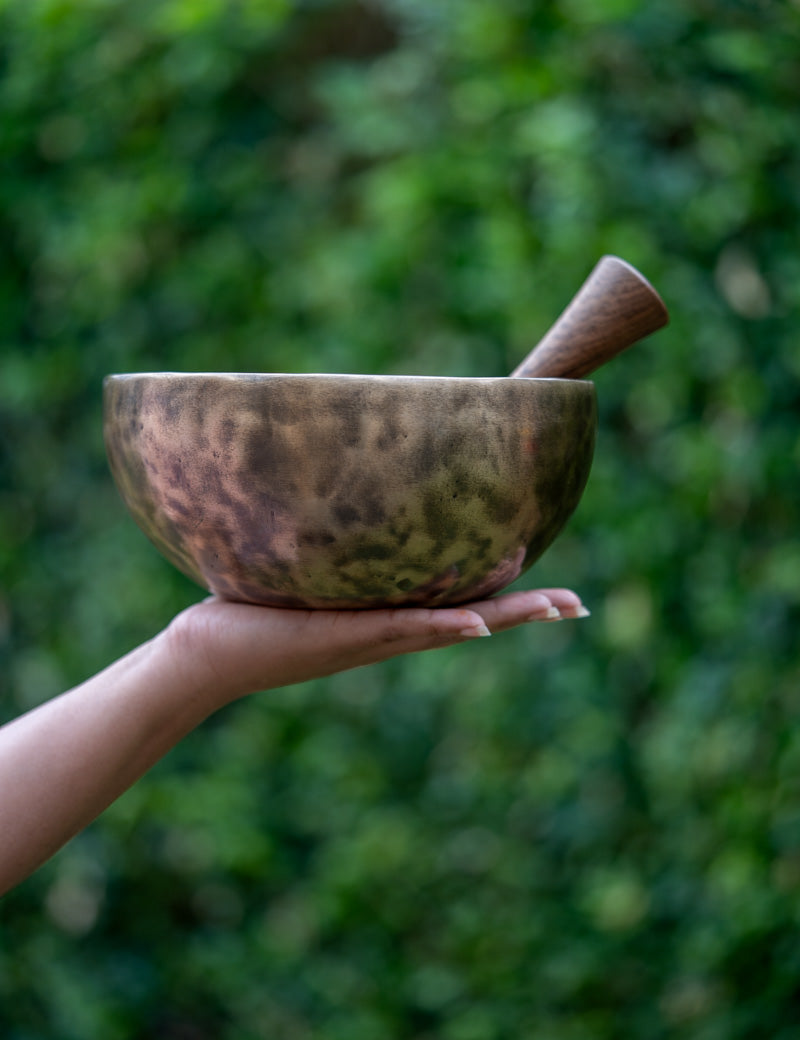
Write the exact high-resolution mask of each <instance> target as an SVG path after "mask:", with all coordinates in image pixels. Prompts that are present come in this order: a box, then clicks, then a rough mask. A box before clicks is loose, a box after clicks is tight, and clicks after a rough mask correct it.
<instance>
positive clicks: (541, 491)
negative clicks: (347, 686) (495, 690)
mask: <svg viewBox="0 0 800 1040" xmlns="http://www.w3.org/2000/svg"><path fill="white" fill-rule="evenodd" d="M104 413H105V417H104V432H105V440H106V448H107V453H108V458H109V463H110V466H111V470H112V473H113V476H114V478H115V481H116V484H117V486H118V488H119V491H120V493H121V495H122V498H123V500H124V501H125V503H126V505H127V507H128V509H129V510H130V512H131V514H132V515H133V518H134V519H135V520H136V522H137V523H138V524H139V526H140V527H141V528H142V530H143V531H144V532H145V534H146V535H147V536H148V537H149V538H150V539H151V541H152V542H153V543H154V544H155V545H156V546H157V547H158V549H159V550H160V551H161V552H162V553H163V555H164V556H165V557H166V558H167V559H168V560H170V561H171V562H172V563H173V564H174V565H175V566H176V567H178V568H179V569H180V570H181V571H183V572H184V573H185V574H186V575H188V576H189V577H190V578H192V579H193V580H194V581H196V582H197V583H198V584H199V585H201V586H203V587H204V588H206V589H208V590H209V591H211V592H213V593H216V594H218V595H219V596H222V597H224V598H227V599H232V600H239V601H244V602H249V603H259V604H268V605H274V606H285V607H310V608H325V607H331V608H342V607H344V608H365V607H376V606H386V605H406V604H426V605H443V604H456V603H462V602H466V601H469V600H474V599H477V598H482V597H484V596H489V595H491V594H492V593H494V592H497V591H498V590H499V589H501V588H503V587H505V586H506V585H508V584H509V583H510V582H512V581H513V580H514V579H515V578H517V577H518V575H520V574H521V573H522V572H523V571H524V570H525V569H526V568H528V567H529V566H530V565H531V564H532V563H533V562H534V561H535V560H536V559H537V558H538V557H539V556H540V555H541V554H542V553H543V552H544V550H545V549H546V548H547V547H548V546H549V545H550V544H551V543H552V542H553V540H554V539H555V537H556V536H557V535H558V533H559V532H560V531H561V529H562V528H563V526H564V524H565V523H566V521H567V520H568V518H569V517H570V515H571V514H572V512H573V511H574V509H575V507H576V506H577V504H578V501H579V499H580V497H581V494H582V492H583V490H584V487H585V485H586V481H587V478H588V475H589V470H590V467H591V464H592V457H593V452H594V443H595V430H596V426H597V412H596V398H595V389H594V384H593V383H591V382H587V381H585V380H576V379H550V378H546V379H539V378H533V379H522V378H511V377H502V378H495V379H491V378H489V379H479V378H457V377H453V378H447V377H443V378H437V377H414V376H344V375H341V376H339V375H269V374H253V375H248V374H200V373H196V374H179V373H155V374H136V375H115V376H109V377H107V378H106V380H105V386H104Z"/></svg>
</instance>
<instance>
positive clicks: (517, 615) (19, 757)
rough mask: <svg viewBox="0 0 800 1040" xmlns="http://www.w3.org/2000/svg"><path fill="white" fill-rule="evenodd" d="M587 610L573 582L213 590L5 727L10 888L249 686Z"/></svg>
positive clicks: (0, 888)
mask: <svg viewBox="0 0 800 1040" xmlns="http://www.w3.org/2000/svg"><path fill="white" fill-rule="evenodd" d="M586 613H587V612H586V611H585V609H584V608H583V607H582V606H581V603H580V600H579V599H578V597H577V596H576V595H575V594H574V593H572V592H569V591H568V590H566V589H550V590H541V591H538V592H521V593H512V594H509V595H506V596H500V597H498V598H496V599H493V600H487V601H485V602H482V603H476V604H471V605H470V606H469V607H465V608H449V609H439V610H424V609H413V608H412V609H403V610H375V611H361V612H339V611H313V612H311V611H309V612H306V611H289V610H274V609H272V608H269V607H251V606H245V605H243V604H234V603H224V602H222V601H219V600H214V599H212V600H207V601H205V602H203V603H199V604H197V605H196V606H194V607H190V608H189V609H188V610H186V611H184V612H183V613H182V614H180V615H178V617H177V618H176V619H175V620H174V621H173V622H172V623H171V624H170V625H169V626H168V627H167V628H166V629H165V630H164V631H163V632H161V633H160V634H159V635H157V636H156V637H155V638H154V639H152V640H150V641H149V642H147V643H144V644H143V645H142V646H140V647H138V648H137V649H136V650H133V651H132V652H131V653H130V654H128V655H127V656H125V657H123V658H121V659H120V660H119V661H116V662H115V663H114V664H112V665H110V666H109V667H108V668H106V669H105V670H104V671H102V672H100V673H99V674H98V675H95V676H93V677H92V678H91V679H88V680H87V681H86V682H85V683H83V684H81V685H80V686H77V687H75V688H74V689H72V690H70V691H68V692H67V693H64V694H61V695H60V696H59V697H56V698H54V699H53V700H51V701H48V702H47V703H45V704H43V705H41V706H40V707H38V708H36V709H34V710H33V711H31V712H28V713H27V714H25V715H22V716H21V717H20V718H18V719H15V720H14V721H13V722H10V723H8V724H7V725H6V726H3V727H2V728H0V894H1V893H3V892H5V891H7V890H8V889H9V888H11V887H12V886H13V885H15V884H16V883H18V882H19V881H20V880H22V879H23V878H24V877H26V876H27V875H28V874H30V873H31V872H32V871H33V870H35V869H36V868H37V867H38V866H39V865H40V864H41V863H43V862H44V861H45V860H46V859H47V858H49V857H50V856H51V855H52V854H53V853H54V852H55V851H56V850H57V849H59V848H60V847H61V846H62V845H63V844H65V843H66V842H67V841H68V840H69V839H70V838H71V837H73V836H74V835H75V834H77V833H78V831H80V830H81V829H82V828H83V827H85V826H86V825H87V824H89V823H90V822H91V821H92V820H93V819H95V817H96V816H98V815H99V814H100V813H101V812H102V811H103V810H104V809H105V808H106V807H107V806H108V805H110V803H111V802H113V801H114V800H115V799H116V798H118V797H119V795H121V794H122V793H123V791H125V790H127V788H128V787H130V786H131V785H132V784H133V783H134V782H135V781H136V780H137V779H138V778H139V777H140V776H142V774H143V773H145V772H146V771H147V770H148V769H149V768H150V767H151V766H152V765H154V764H155V763H156V762H157V761H158V760H159V759H160V758H161V757H162V756H163V755H165V754H166V753H167V751H169V750H170V748H172V747H173V746H174V745H175V744H177V743H178V741H180V740H181V738H182V737H184V736H186V734H187V733H189V732H190V731H191V730H193V729H194V728H195V727H196V726H198V725H199V724H200V723H201V722H202V721H203V720H204V719H206V718H207V717H208V716H209V715H211V714H213V712H215V711H216V710H218V709H219V708H221V707H223V706H224V705H225V704H227V703H229V702H231V701H233V700H236V699H237V698H239V697H241V696H244V695H245V694H247V693H251V692H254V691H256V690H266V689H275V688H277V687H279V686H288V685H290V684H292V683H297V682H303V681H305V680H307V679H313V678H319V677H321V676H324V675H332V674H333V673H335V672H340V671H344V670H346V669H349V668H356V667H359V666H361V665H366V664H373V663H375V662H378V661H382V660H386V659H388V658H390V657H394V656H397V655H398V654H406V653H413V652H417V651H420V650H428V649H433V648H435V647H442V646H448V645H451V644H454V643H458V642H463V641H465V640H468V639H471V638H473V637H475V636H481V635H488V634H489V632H488V629H491V630H492V631H501V630H503V629H506V628H512V627H514V626H515V625H519V624H521V623H523V622H525V621H536V620H553V619H554V618H555V617H557V616H561V617H582V616H585V614H586Z"/></svg>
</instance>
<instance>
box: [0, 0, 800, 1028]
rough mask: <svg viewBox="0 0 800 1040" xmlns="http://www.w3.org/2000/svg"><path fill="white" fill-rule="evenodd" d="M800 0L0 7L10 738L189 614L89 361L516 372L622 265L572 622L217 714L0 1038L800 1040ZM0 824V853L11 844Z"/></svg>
mask: <svg viewBox="0 0 800 1040" xmlns="http://www.w3.org/2000/svg"><path fill="white" fill-rule="evenodd" d="M799 109H800V6H799V5H798V3H797V0H786V2H776V0H760V2H759V0H739V2H737V0H727V2H723V0H652V2H640V0H547V2H546V0H539V2H533V0H458V2H446V0H363V2H358V0H297V2H291V0H161V2H156V0H137V2H136V3H126V2H124V0H3V2H1V3H0V315H1V316H0V453H1V454H0V655H2V661H1V662H0V684H2V687H1V688H0V712H2V717H3V718H11V717H13V716H15V715H17V714H18V713H20V712H22V711H23V710H25V709H28V708H30V707H31V706H33V705H35V704H37V703H39V702H41V701H44V700H46V699H47V698H49V697H51V696H53V695H54V694H56V693H57V692H58V691H60V690H62V689H64V688H66V687H68V686H70V685H71V684H74V683H76V682H78V681H80V680H81V679H82V678H84V677H86V676H87V675H89V674H92V673H93V672H94V671H96V670H97V669H99V668H101V667H102V666H103V665H105V664H106V663H108V662H109V661H110V660H112V659H114V658H115V657H117V656H119V655H120V654H122V653H124V652H125V651H127V650H128V649H129V648H131V647H132V646H134V645H136V644H137V643H138V642H139V641H141V640H143V639H146V638H148V637H149V636H150V635H152V634H154V633H155V632H156V631H158V630H159V629H160V628H161V627H162V626H163V625H165V624H166V623H167V622H168V621H169V619H170V618H171V617H172V616H173V615H174V613H176V612H177V611H178V610H180V609H181V608H182V607H184V606H185V605H187V604H189V603H191V602H193V601H195V600H196V599H197V598H199V596H201V595H202V592H201V591H200V590H199V589H197V588H195V587H194V586H192V585H191V584H190V583H189V582H188V581H186V580H185V579H183V578H182V577H181V576H180V575H178V574H177V573H176V572H174V571H173V570H172V569H171V568H170V567H169V566H168V565H167V564H166V563H165V562H164V561H162V559H161V558H160V556H159V555H158V554H157V553H156V551H155V550H154V549H153V548H152V547H151V546H150V544H149V543H148V542H147V541H146V539H145V538H144V536H143V535H141V534H140V533H139V531H138V529H137V528H136V527H135V526H134V524H133V522H132V521H131V520H130V519H129V518H128V517H127V515H126V514H125V513H124V510H123V507H122V505H121V503H120V501H119V499H118V497H117V494H116V491H115V489H114V487H113V486H112V483H111V479H110V476H109V473H108V471H107V467H106V462H105V457H104V450H103V444H102V437H101V383H102V379H103V376H104V375H105V374H106V373H109V372H125V371H141V370H172V369H174V370H223V371H225V370H240V371H293V372H312V371H322V372H383V373H394V372H398V373H422V374H450V375H500V374H505V373H507V372H508V371H510V369H511V368H513V367H514V365H515V364H516V363H517V362H518V361H519V360H520V359H521V357H522V356H523V355H524V354H525V353H526V352H527V350H528V349H529V348H530V347H531V345H532V344H533V343H535V342H536V340H537V339H538V338H539V337H540V336H541V335H542V334H543V332H544V331H545V330H546V329H547V327H548V326H549V325H550V323H551V322H552V321H553V320H554V318H555V317H556V315H557V314H558V313H559V312H560V310H561V309H562V308H563V306H564V305H565V304H566V302H567V301H568V300H569V298H570V297H571V296H572V294H573V292H574V291H575V290H576V289H577V287H578V285H579V284H580V282H581V281H582V280H583V278H584V277H585V276H586V274H587V273H588V271H589V269H590V268H591V267H592V266H593V264H594V262H595V261H596V260H597V259H598V257H599V256H600V255H601V254H603V253H609V252H610V253H618V254H620V255H622V256H623V257H625V258H626V259H628V260H629V261H631V262H632V263H634V264H635V265H636V266H637V267H639V268H640V269H641V270H642V271H643V272H644V273H645V274H646V275H647V276H648V277H649V278H650V279H651V281H653V283H654V284H655V285H656V286H657V287H658V289H659V290H660V291H661V293H662V295H663V296H664V298H665V300H666V301H667V303H668V305H669V307H670V310H671V312H672V323H671V325H670V326H669V328H668V329H667V330H665V331H663V332H661V333H659V334H657V335H656V336H654V337H651V338H650V339H649V340H647V341H646V342H645V343H643V344H641V345H639V346H638V347H636V348H634V349H633V350H632V351H631V352H630V353H629V354H626V355H624V356H623V357H621V358H619V359H617V360H616V361H615V362H614V363H612V364H611V365H609V366H608V367H607V368H606V369H604V370H602V371H601V372H598V373H597V375H596V384H597V388H598V394H599V400H600V437H599V443H598V448H597V456H596V462H595V466H594V469H593V472H592V476H591V478H590V483H589V486H588V489H587V492H586V495H585V497H584V499H583V501H582V503H581V505H580V507H579V510H578V512H577V513H576V515H575V516H574V518H573V519H572V521H571V522H570V524H569V527H568V529H567V531H566V532H565V533H564V535H563V536H562V537H561V538H560V539H559V541H558V542H557V543H556V544H555V545H554V546H553V547H552V548H551V549H550V550H549V552H548V554H547V555H546V556H545V558H544V559H543V560H542V561H541V562H540V563H539V564H538V565H537V566H536V567H535V569H534V570H533V571H531V572H529V573H528V574H527V575H526V576H525V577H524V578H523V579H521V581H520V583H519V584H521V585H522V586H523V587H535V586H536V585H548V584H566V585H571V586H573V587H575V588H576V589H577V590H578V591H579V592H580V593H581V594H582V595H583V597H584V599H585V601H586V603H587V604H588V605H589V606H590V608H591V609H592V611H593V614H592V617H591V619H589V620H587V621H584V622H580V623H563V624H560V625H559V624H557V625H548V626H544V625H542V626H539V627H538V628H537V627H534V628H531V629H528V630H526V631H516V632H513V633H506V634H503V635H499V636H496V637H495V638H494V640H493V641H490V640H486V641H479V642H480V645H479V646H477V645H469V646H464V647H457V648H452V649H449V650H445V651H441V652H438V653H437V654H431V655H427V656H419V657H415V658H410V659H405V660H400V661H393V662H390V663H388V664H386V665H384V666H379V667H373V668H370V669H367V670H364V671H360V672H356V673H351V674H347V675H343V676H339V677H336V678H333V679H330V680H326V681H323V682H316V683H309V684H306V685H303V686H297V687H294V688H290V689H286V690H281V691H277V692H272V693H269V694H267V695H260V696H255V697H253V698H251V699H250V700H248V701H247V702H244V703H241V704H238V705H236V706H234V707H232V708H230V709H229V710H226V711H224V712H223V713H221V714H220V715H218V716H217V717H215V718H214V719H213V720H211V721H210V722H209V723H208V724H206V725H204V726H203V727H201V729H200V730H198V731H197V732H196V733H194V734H193V735H192V736H191V737H190V738H188V739H187V740H186V741H185V742H184V743H183V744H182V745H181V746H180V747H179V748H178V749H177V750H176V751H175V752H174V753H172V754H171V755H170V756H169V757H168V758H167V759H166V760H165V761H164V762H163V763H162V764H160V765H159V766H158V767H157V768H156V769H155V770H154V771H153V772H152V773H151V774H150V775H148V776H147V777H146V778H145V779H144V780H142V781H141V782H140V783H139V784H138V785H137V786H136V787H135V788H134V789H133V790H132V791H131V792H130V793H128V794H127V795H126V796H124V797H123V798H122V799H121V800H120V801H119V802H118V803H117V804H116V805H114V806H113V807H112V808H111V809H110V810H109V811H108V812H107V813H106V814H105V815H104V816H103V817H102V818H101V819H100V820H99V821H98V822H97V823H96V824H95V825H94V826H92V827H91V828H90V829H89V830H88V831H87V832H85V833H84V834H82V835H81V836H80V837H79V838H77V839H76V840H75V841H74V842H72V843H71V844H70V845H69V846H68V847H67V848H66V849H64V850H63V851H62V852H61V853H60V854H59V855H58V856H56V857H55V859H54V860H53V861H51V862H50V863H49V864H47V865H46V866H45V867H44V868H42V869H41V870H40V871H39V872H38V873H37V874H36V875H35V876H34V877H33V878H31V879H30V880H29V881H27V882H25V883H24V884H23V885H21V886H20V887H19V888H18V889H16V890H15V891H14V892H13V893H12V894H10V895H9V896H8V897H6V899H5V901H4V902H3V904H2V908H1V909H0V929H2V933H1V935H2V937H1V938H0V1032H2V1035H3V1037H4V1038H5V1040H150V1038H153V1037H158V1038H160V1040H257V1038H261V1037H264V1038H280V1040H310V1038H312V1037H313V1038H324V1040H382V1038H403V1040H433V1038H436V1040H506V1038H514V1040H519V1038H528V1037H531V1038H539V1037H541V1038H543V1040H611V1038H615V1040H616V1038H620V1040H621V1038H625V1040H661V1038H672V1037H675V1038H678V1037H680V1038H681V1040H737V1038H745V1037H747V1038H749V1037H770V1038H771V1040H793V1038H796V1037H800V725H798V723H799V722H800V653H798V634H797V633H798V622H799V621H800V541H799V540H798V531H799V530H800V495H799V494H798V465H800V422H799V421H798V417H799V416H800V392H798V379H799V378H800V317H799V316H798V310H799V305H800V220H799V219H798V218H800V122H798V118H799V117H798V110H799ZM0 841H2V835H0Z"/></svg>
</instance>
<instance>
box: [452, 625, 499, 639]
mask: <svg viewBox="0 0 800 1040" xmlns="http://www.w3.org/2000/svg"><path fill="white" fill-rule="evenodd" d="M458 634H459V635H460V636H463V637H464V639H477V638H478V637H479V636H490V635H491V634H492V633H491V632H490V631H489V629H488V628H487V627H486V625H473V626H472V627H471V628H462V629H461V631H460V632H459V633H458Z"/></svg>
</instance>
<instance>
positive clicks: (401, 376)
mask: <svg viewBox="0 0 800 1040" xmlns="http://www.w3.org/2000/svg"><path fill="white" fill-rule="evenodd" d="M134 379H149V380H153V381H159V382H160V381H162V380H163V381H165V382H166V381H169V380H182V379H183V380H190V381H192V382H194V381H199V380H201V379H202V380H219V381H220V382H237V381H238V382H242V383H259V382H266V381H268V380H274V379H279V380H292V381H294V380H297V381H306V380H307V381H311V380H319V381H328V380H330V381H341V382H354V383H355V382H374V383H401V382H406V383H428V384H430V383H445V384H453V385H463V384H464V383H469V384H480V385H485V384H488V383H517V384H520V385H526V384H530V383H537V384H538V383H559V384H564V383H570V384H572V385H573V386H591V387H593V386H594V382H593V381H592V380H591V379H572V378H568V377H557V376H547V377H541V376H535V377H530V376H432V375H413V374H407V373H389V374H377V373H373V374H370V373H365V374H359V373H355V372H176V371H164V372H114V373H111V374H109V375H107V376H105V377H104V379H103V382H104V383H111V382H125V381H128V380H134Z"/></svg>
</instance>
